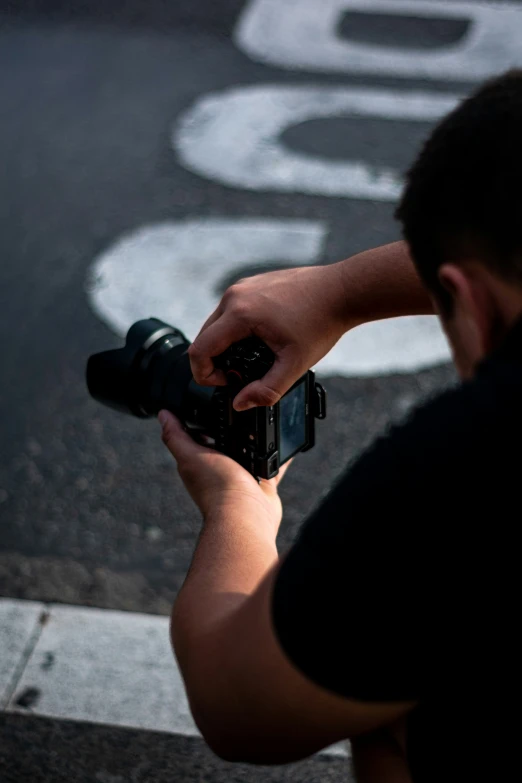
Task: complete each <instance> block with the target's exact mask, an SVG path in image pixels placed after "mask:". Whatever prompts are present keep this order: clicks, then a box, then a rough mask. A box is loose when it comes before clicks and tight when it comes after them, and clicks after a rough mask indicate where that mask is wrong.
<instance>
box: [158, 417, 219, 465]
mask: <svg viewBox="0 0 522 783" xmlns="http://www.w3.org/2000/svg"><path fill="white" fill-rule="evenodd" d="M158 420H159V423H160V424H161V439H162V441H163V443H164V444H165V446H166V447H167V448H168V450H169V451H170V453H171V454H172V456H173V457H174V459H175V460H176V462H179V461H180V460H183V459H184V458H187V457H188V456H190V455H194V454H195V453H197V452H198V451H201V449H204V450H205V451H208V449H207V448H205V447H204V446H200V445H199V444H198V443H196V442H195V440H194V439H193V438H192V437H191V436H190V435H189V434H188V432H186V430H185V429H184V428H183V425H182V424H181V422H180V420H179V419H178V418H177V417H176V416H174V415H173V414H172V413H171V412H170V411H166V410H162V411H160V412H159V413H158Z"/></svg>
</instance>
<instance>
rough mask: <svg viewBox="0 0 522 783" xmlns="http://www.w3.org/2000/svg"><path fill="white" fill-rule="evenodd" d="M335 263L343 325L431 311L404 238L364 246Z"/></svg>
mask: <svg viewBox="0 0 522 783" xmlns="http://www.w3.org/2000/svg"><path fill="white" fill-rule="evenodd" d="M334 266H337V267H339V269H340V270H341V272H342V281H343V286H344V292H343V294H344V295H343V300H344V318H345V323H346V327H347V329H348V328H352V327H353V326H354V325H358V324H363V323H366V322H368V321H378V320H380V319H382V318H394V317H396V316H402V315H432V314H433V313H434V310H433V304H432V301H431V299H430V297H429V294H428V292H427V290H426V288H425V287H424V285H423V284H422V282H421V280H420V278H419V276H418V274H417V271H416V269H415V266H414V264H413V261H412V259H411V255H410V252H409V250H408V245H407V244H406V242H392V243H391V244H389V245H383V246H382V247H376V248H373V249H372V250H365V251H364V252H363V253H358V254H357V255H355V256H352V257H351V258H346V259H345V260H344V261H340V262H339V263H338V264H335V265H334Z"/></svg>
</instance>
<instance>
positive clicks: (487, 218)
mask: <svg viewBox="0 0 522 783" xmlns="http://www.w3.org/2000/svg"><path fill="white" fill-rule="evenodd" d="M396 217H397V218H398V219H399V220H400V221H401V222H402V224H403V229H404V237H405V239H406V240H407V242H408V245H409V247H410V251H411V254H412V256H413V260H414V262H415V264H416V267H417V270H418V272H419V275H420V276H421V278H422V280H423V281H424V283H425V284H426V286H427V287H428V288H429V289H430V291H431V292H432V293H433V295H434V296H435V298H436V299H437V301H438V303H439V305H440V307H441V308H442V310H443V312H446V313H450V312H451V297H450V296H449V294H448V292H447V291H446V290H445V289H444V288H443V287H442V285H441V283H440V282H439V278H438V271H439V267H440V266H441V264H443V263H444V262H446V261H458V260H459V259H460V260H464V259H465V258H471V257H473V258H476V259H477V260H479V261H481V262H483V263H484V264H485V265H486V266H488V267H489V268H490V269H491V270H492V271H494V272H496V273H497V274H498V275H499V276H502V277H503V278H505V279H507V280H510V281H512V282H516V283H520V284H522V70H512V71H509V72H508V73H506V74H504V75H503V76H500V77H499V78H496V79H494V80H492V81H490V82H487V83H486V84H484V85H483V86H482V87H481V88H480V89H479V90H477V91H476V92H475V93H474V94H473V95H471V97H469V98H467V99H466V100H465V101H463V102H462V103H461V104H460V105H459V106H458V107H457V108H456V109H454V110H453V111H452V112H451V113H450V114H449V115H448V116H447V117H446V118H445V119H444V120H442V122H441V123H440V124H439V125H438V126H437V127H436V128H435V130H434V131H433V133H432V134H431V136H430V137H429V138H428V140H427V142H426V143H425V145H424V147H423V149H422V151H421V153H420V155H419V156H418V158H417V160H416V161H415V163H414V164H413V166H412V167H411V169H410V170H409V172H408V174H407V178H406V188H405V191H404V194H403V196H402V199H401V202H400V204H399V207H398V209H397V212H396Z"/></svg>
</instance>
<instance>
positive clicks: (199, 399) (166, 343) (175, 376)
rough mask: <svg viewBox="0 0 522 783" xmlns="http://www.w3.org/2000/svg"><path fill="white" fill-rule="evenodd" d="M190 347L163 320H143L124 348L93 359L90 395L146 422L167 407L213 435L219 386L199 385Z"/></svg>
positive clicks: (132, 327) (89, 378)
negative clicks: (214, 411)
mask: <svg viewBox="0 0 522 783" xmlns="http://www.w3.org/2000/svg"><path fill="white" fill-rule="evenodd" d="M189 346H190V342H189V341H188V340H187V338H186V337H185V335H184V334H183V333H182V332H180V331H179V329H176V328H175V327H173V326H170V325H169V324H166V323H164V322H163V321H160V320H158V319H157V318H148V319H145V320H143V321H137V322H136V323H135V324H133V326H131V328H130V329H129V332H128V334H127V339H126V341H125V346H124V347H123V348H119V349H117V350H114V351H104V352H103V353H97V354H94V355H93V356H91V357H90V358H89V361H88V363H87V386H88V388H89V392H90V394H91V395H92V396H93V397H94V398H95V399H96V400H98V401H99V402H102V403H104V404H105V405H108V406H109V407H111V408H115V409H116V410H120V411H123V412H125V413H130V414H132V415H134V416H139V417H140V418H145V417H148V416H154V415H156V414H157V413H158V411H160V410H161V409H162V408H167V409H168V410H170V411H172V412H173V413H175V414H176V415H177V416H179V417H180V419H181V420H182V421H183V422H184V423H185V424H186V425H188V426H189V427H191V428H193V429H198V430H206V431H208V430H209V428H210V429H211V424H212V421H213V419H214V417H213V416H212V414H211V411H210V408H211V407H213V405H212V401H213V396H214V392H215V387H209V386H199V384H197V383H195V382H194V380H193V378H192V372H191V369H190V361H189V357H188V353H187V352H188V348H189ZM208 434H210V435H212V432H211V431H210V432H208Z"/></svg>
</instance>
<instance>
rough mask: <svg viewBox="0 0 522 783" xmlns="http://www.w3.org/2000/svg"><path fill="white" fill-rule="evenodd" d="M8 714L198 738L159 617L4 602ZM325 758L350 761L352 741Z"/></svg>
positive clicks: (2, 669)
mask: <svg viewBox="0 0 522 783" xmlns="http://www.w3.org/2000/svg"><path fill="white" fill-rule="evenodd" d="M0 699H1V700H2V701H1V706H2V707H3V708H5V709H6V711H7V712H22V713H25V714H28V713H30V714H31V715H39V716H45V717H50V718H58V719H66V720H75V721H87V722H90V723H95V724H105V725H109V726H118V727H127V728H135V729H142V730H150V731H156V732H157V731H160V732H167V733H174V734H179V735H182V736H188V737H199V736H200V734H199V731H198V730H197V728H196V725H195V724H194V721H193V719H192V716H191V714H190V709H189V706H188V702H187V697H186V694H185V688H184V685H183V681H182V678H181V675H180V672H179V669H178V667H177V664H176V661H175V658H174V656H173V654H172V650H171V647H170V641H169V620H168V618H167V617H162V616H157V615H147V614H138V613H135V612H120V611H111V610H107V609H91V608H87V607H81V606H63V605H58V604H47V605H46V604H42V603H38V602H33V601H22V600H11V599H0ZM322 752H323V753H326V754H328V755H336V756H345V757H346V756H347V755H348V753H347V749H346V744H345V743H342V744H340V745H335V746H333V747H332V748H328V749H326V750H324V751H322Z"/></svg>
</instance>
